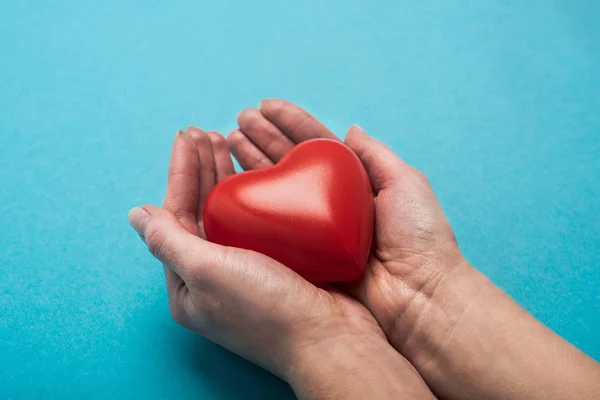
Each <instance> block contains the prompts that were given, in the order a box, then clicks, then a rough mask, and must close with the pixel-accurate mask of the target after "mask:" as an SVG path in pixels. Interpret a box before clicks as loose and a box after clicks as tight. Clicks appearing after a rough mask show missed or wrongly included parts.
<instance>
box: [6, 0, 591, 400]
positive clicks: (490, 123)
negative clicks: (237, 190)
mask: <svg viewBox="0 0 600 400" xmlns="http://www.w3.org/2000/svg"><path fill="white" fill-rule="evenodd" d="M484 3H485V2H481V4H474V3H472V2H470V3H464V2H460V1H450V0H445V1H423V2H419V3H418V4H417V3H415V2H409V1H380V2H367V1H355V2H346V1H329V2H323V1H303V2H281V1H262V2H241V1H213V2H205V1H180V2H175V3H173V2H166V1H163V2H161V1H114V0H109V1H102V2H95V1H92V2H81V1H55V2H46V1H27V0H25V1H19V2H10V3H8V2H5V3H4V4H2V5H0V183H1V186H0V199H1V200H2V201H1V203H0V226H1V227H2V229H1V230H0V268H1V271H2V273H3V278H2V280H1V281H0V310H1V311H0V312H1V314H0V359H1V360H2V361H1V363H0V398H3V399H4V398H10V399H22V398H41V397H46V398H68V397H73V398H82V397H84V396H85V397H86V398H89V399H96V398H98V399H99V398H147V399H152V398H156V399H158V398H180V399H185V398H190V399H191V398H211V399H213V398H214V399H229V398H236V397H239V398H257V399H258V398H261V399H266V398H278V399H279V398H292V397H293V395H292V393H291V391H290V390H289V389H288V388H287V386H286V385H285V384H284V383H282V382H280V381H278V380H277V379H276V378H274V377H272V376H270V375H269V374H267V373H266V372H263V371H261V370H259V369H258V368H255V367H253V366H251V365H250V364H248V363H246V362H245V361H242V360H240V359H239V358H237V357H236V356H233V355H231V354H230V353H228V352H226V351H223V350H221V349H219V348H217V347H216V346H214V345H212V344H210V343H208V342H207V341H205V340H203V339H201V338H198V337H196V336H195V335H193V334H192V333H189V332H186V331H184V330H183V329H181V328H179V327H177V326H176V325H175V324H174V323H172V322H171V321H170V318H169V315H168V309H167V300H166V295H165V289H164V287H163V286H164V283H163V276H162V270H161V267H160V266H159V265H158V263H157V262H155V261H153V260H152V259H151V257H150V256H149V255H148V254H147V251H146V250H145V249H144V248H143V246H142V244H141V243H140V242H139V239H138V238H137V237H136V235H135V234H134V233H133V232H132V231H131V230H130V229H129V227H128V225H127V219H126V214H127V211H128V209H129V208H130V207H132V206H136V205H140V204H142V203H146V202H151V203H155V204H159V203H160V202H161V196H162V194H163V191H164V187H165V179H166V172H167V161H168V157H169V149H170V145H171V140H172V138H173V136H174V134H175V131H176V130H177V129H179V128H182V127H185V126H187V125H188V124H197V125H199V126H201V127H203V128H206V129H215V130H219V131H221V132H222V133H227V132H228V131H229V130H231V129H233V128H234V127H235V116H236V114H237V112H238V111H240V110H241V109H242V108H245V107H253V106H255V105H256V103H257V102H258V101H259V100H260V99H261V98H263V97H284V98H287V99H289V100H291V101H294V102H298V103H299V104H301V105H303V106H305V107H307V108H308V109H309V110H311V111H312V112H314V113H315V114H316V115H317V116H318V117H320V118H322V120H323V121H324V122H325V123H326V124H327V125H328V126H330V127H331V128H332V129H333V130H334V131H336V132H337V133H339V134H343V133H344V130H345V128H346V127H347V126H349V125H350V124H352V123H360V124H361V125H362V126H364V127H365V128H367V129H368V130H369V131H370V132H371V133H372V134H373V135H374V136H376V137H378V138H380V139H382V140H384V141H385V142H386V143H388V144H389V145H390V146H391V147H393V149H394V150H395V151H396V152H397V153H398V154H399V155H400V156H402V157H403V158H405V159H406V160H407V161H408V162H410V163H411V164H413V165H415V166H417V167H419V168H421V169H422V170H424V171H425V172H426V174H427V175H428V176H429V177H430V178H431V181H432V183H433V185H434V188H435V189H436V192H437V193H438V195H439V197H440V199H441V201H442V204H443V205H444V207H445V209H446V211H447V213H448V215H449V217H450V219H451V222H452V223H453V226H454V227H455V230H456V233H457V236H458V238H459V242H460V243H461V246H462V248H463V250H464V252H465V253H466V255H467V256H468V258H469V259H470V260H471V262H472V263H473V264H474V265H476V266H477V267H478V268H479V269H480V270H481V271H483V272H484V273H485V274H486V275H487V276H489V277H490V278H491V279H492V280H493V281H494V282H496V283H497V284H498V285H500V286H501V287H502V288H504V289H505V290H506V291H507V292H508V293H509V294H510V295H511V296H512V297H513V298H515V299H516V300H517V301H518V302H519V303H520V304H522V305H523V306H524V307H525V308H526V309H528V310H529V311H530V312H532V313H533V314H534V315H535V316H536V317H538V318H540V319H541V320H542V321H543V322H544V323H546V324H547V325H548V326H549V327H551V328H552V329H554V330H555V331H557V332H558V333H559V334H561V335H562V336H564V337H565V338H566V339H568V340H569V341H571V342H573V343H574V344H575V345H577V346H578V347H580V348H581V349H583V350H584V351H585V352H587V353H588V354H590V355H591V356H592V357H594V358H595V359H597V360H600V343H599V342H598V337H599V335H600V307H599V303H600V294H599V293H600V289H599V282H600V268H598V259H599V258H600V239H599V238H600V212H599V210H600V201H599V200H598V199H599V197H600V161H599V159H600V157H599V154H600V112H599V110H600V73H599V71H600V25H598V24H597V21H599V20H600V6H599V5H598V3H597V2H594V1H591V0H588V1H579V2H568V1H566V0H564V1H559V0H557V1H542V0H539V1H529V2H522V1H516V0H513V1H503V2H495V3H490V2H486V3H485V4H484ZM467 4H468V5H467Z"/></svg>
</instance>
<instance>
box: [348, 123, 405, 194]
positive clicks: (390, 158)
mask: <svg viewBox="0 0 600 400" xmlns="http://www.w3.org/2000/svg"><path fill="white" fill-rule="evenodd" d="M344 143H346V145H347V146H348V147H350V148H351V149H352V150H353V151H354V152H355V153H356V155H357V156H358V158H360V160H361V161H362V163H363V165H364V166H365V169H366V170H367V173H368V174H369V178H370V179H371V184H372V185H373V190H374V191H375V192H379V191H380V190H382V189H385V188H386V187H389V185H390V184H391V183H392V182H393V181H394V180H396V179H398V178H399V177H400V175H401V174H402V173H403V172H404V171H406V170H407V169H410V170H412V168H411V167H410V166H408V164H406V163H405V162H404V161H402V160H401V159H400V158H399V157H398V156H397V155H396V154H394V152H393V151H392V150H391V149H390V148H389V147H387V146H386V145H384V144H383V143H381V142H379V141H377V140H375V139H372V138H370V137H369V136H368V135H367V133H366V132H365V131H364V129H362V128H361V127H360V126H358V125H353V126H351V127H350V129H348V133H346V140H345V141H344Z"/></svg>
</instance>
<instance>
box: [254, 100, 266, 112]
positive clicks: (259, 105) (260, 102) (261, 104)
mask: <svg viewBox="0 0 600 400" xmlns="http://www.w3.org/2000/svg"><path fill="white" fill-rule="evenodd" d="M264 102H265V101H264V100H261V101H259V102H258V106H256V108H258V109H259V110H260V109H261V108H262V106H263V103H264Z"/></svg>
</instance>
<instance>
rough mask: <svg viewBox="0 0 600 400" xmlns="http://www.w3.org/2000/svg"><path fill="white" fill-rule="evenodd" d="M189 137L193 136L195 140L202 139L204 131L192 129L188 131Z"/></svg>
mask: <svg viewBox="0 0 600 400" xmlns="http://www.w3.org/2000/svg"><path fill="white" fill-rule="evenodd" d="M187 134H188V136H189V137H191V138H192V139H194V140H195V141H198V140H200V137H201V136H202V133H200V132H198V131H197V130H195V129H190V130H189V132H188V133H187Z"/></svg>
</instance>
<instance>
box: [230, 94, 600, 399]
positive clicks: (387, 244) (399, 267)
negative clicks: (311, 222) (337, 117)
mask: <svg viewBox="0 0 600 400" xmlns="http://www.w3.org/2000/svg"><path fill="white" fill-rule="evenodd" d="M238 124H239V129H237V130H235V131H233V132H232V133H231V134H230V135H229V137H228V142H229V146H230V149H231V151H232V153H233V154H234V155H235V156H236V158H237V160H238V161H239V163H240V164H241V165H242V166H243V168H244V169H246V170H249V169H256V168H263V167H267V166H270V165H273V164H274V163H276V162H277V161H279V160H280V159H281V158H282V157H283V156H284V155H285V154H286V153H287V152H288V151H289V150H290V149H292V148H293V146H294V145H295V144H297V143H299V142H302V141H304V140H308V139H312V138H319V137H325V138H331V139H337V137H336V136H335V135H334V134H333V133H332V132H331V131H329V130H328V129H327V128H326V127H324V126H323V125H322V124H321V123H320V122H318V121H317V120H316V119H315V118H313V117H312V116H311V115H310V114H308V113H307V112H306V111H304V110H303V109H301V108H299V107H297V106H295V105H293V104H291V103H289V102H286V101H283V100H279V99H270V100H264V101H263V102H261V104H260V105H259V107H258V109H247V110H244V111H242V112H241V113H240V114H239V115H238ZM338 140H339V139H338ZM344 142H345V144H346V145H348V146H349V147H350V148H351V149H352V150H354V152H355V153H356V154H357V155H358V157H359V158H360V159H361V161H362V163H363V165H364V166H365V169H366V170H367V172H368V174H369V176H370V178H371V183H372V186H373V192H374V197H375V214H376V215H375V234H374V243H373V249H372V253H371V258H370V260H369V262H368V265H367V268H366V270H365V273H364V275H363V277H362V278H361V279H360V280H359V281H357V282H354V283H352V284H350V285H345V286H344V289H345V290H346V292H347V293H350V294H352V295H353V296H354V297H355V298H356V299H358V300H359V301H360V302H361V303H362V304H364V305H365V306H366V308H367V309H368V310H369V311H370V312H371V313H372V314H373V316H374V317H375V318H376V320H377V322H378V323H379V324H380V326H381V327H382V329H383V331H384V332H385V334H386V336H387V338H388V340H389V342H390V343H391V344H392V345H393V346H394V347H395V348H396V349H397V350H398V351H399V352H400V353H401V354H402V355H404V356H405V357H406V358H407V359H408V360H409V361H410V362H411V364H412V365H414V367H415V368H416V369H417V371H418V372H419V373H420V374H421V376H422V377H423V378H424V379H425V381H426V382H427V384H428V385H429V387H430V388H431V389H432V390H433V392H434V393H435V394H437V395H438V396H440V397H442V398H455V399H464V398H475V399H480V398H486V399H507V398H511V399H512V398H514V399H516V398H519V399H550V398H552V399H561V398H594V397H593V396H594V394H596V395H597V393H598V392H599V390H600V383H599V382H600V366H599V365H598V364H597V363H595V362H594V361H593V360H591V359H590V358H589V357H587V356H585V355H584V354H583V353H582V352H580V351H579V350H577V349H576V348H574V347H573V346H571V345H569V344H568V343H567V342H565V341H564V340H562V339H561V338H560V337H558V336H557V335H555V334H554V333H553V332H551V331H550V330H548V329H547V328H546V327H544V326H543V325H542V324H541V323H539V321H537V320H535V318H533V317H531V316H530V315H529V314H528V313H527V312H525V310H523V309H522V308H521V307H519V306H518V305H517V304H516V303H515V302H513V301H512V300H511V299H510V298H509V297H508V296H506V294H504V293H503V292H502V291H501V290H500V289H498V288H497V287H496V286H494V285H493V284H492V283H491V282H490V281H489V280H487V279H486V278H485V277H484V276H483V275H482V274H480V273H479V272H478V271H477V270H475V269H474V268H473V267H471V266H470V265H469V263H468V262H467V261H466V260H465V259H464V257H463V256H462V254H461V252H460V250H459V248H458V244H457V242H456V239H455V236H454V233H453V231H452V228H451V227H450V224H449V223H448V220H447V219H446V217H445V215H444V212H443V211H442V208H441V206H440V204H439V203H438V201H437V199H436V197H435V195H434V193H433V190H432V188H431V186H430V184H429V182H428V181H427V179H426V178H425V176H424V175H423V174H422V173H421V172H420V171H418V170H416V169H414V168H412V167H410V166H409V165H407V164H406V163H404V162H403V161H402V160H401V159H400V158H398V157H397V156H396V155H395V154H394V153H393V152H392V151H391V150H390V149H389V148H388V147H386V146H385V145H383V144H382V143H380V142H378V141H377V140H375V139H373V138H370V137H369V136H368V135H367V134H366V133H365V132H364V130H363V129H361V128H360V127H358V126H352V127H351V128H350V129H349V130H348V132H347V135H346V138H345V141H344ZM557 361H560V362H557Z"/></svg>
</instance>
